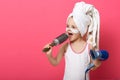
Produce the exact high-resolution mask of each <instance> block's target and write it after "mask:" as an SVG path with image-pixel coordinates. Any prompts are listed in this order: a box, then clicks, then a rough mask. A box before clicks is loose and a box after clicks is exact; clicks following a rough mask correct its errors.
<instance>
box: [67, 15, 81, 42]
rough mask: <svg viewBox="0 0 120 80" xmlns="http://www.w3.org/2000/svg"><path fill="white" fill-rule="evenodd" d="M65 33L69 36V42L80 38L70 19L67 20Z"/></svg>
mask: <svg viewBox="0 0 120 80" xmlns="http://www.w3.org/2000/svg"><path fill="white" fill-rule="evenodd" d="M66 33H67V34H68V36H69V40H70V41H72V42H73V41H75V40H77V39H79V38H80V32H79V30H78V28H77V26H76V24H75V22H74V20H73V18H72V17H70V18H69V19H68V22H67V27H66Z"/></svg>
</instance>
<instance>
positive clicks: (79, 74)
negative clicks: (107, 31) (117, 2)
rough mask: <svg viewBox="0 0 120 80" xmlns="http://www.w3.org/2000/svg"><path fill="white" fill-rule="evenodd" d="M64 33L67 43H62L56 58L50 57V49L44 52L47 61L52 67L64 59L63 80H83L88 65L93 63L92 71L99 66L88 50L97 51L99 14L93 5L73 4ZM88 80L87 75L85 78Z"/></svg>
mask: <svg viewBox="0 0 120 80" xmlns="http://www.w3.org/2000/svg"><path fill="white" fill-rule="evenodd" d="M66 33H67V34H68V37H69V42H67V43H64V44H63V45H62V46H61V48H60V50H59V52H58V53H57V56H56V57H53V56H52V47H51V46H50V45H49V44H47V45H46V46H45V48H47V47H50V50H49V51H48V52H46V55H47V57H48V60H49V61H50V63H51V64H52V65H54V66H56V65H57V64H59V63H60V61H61V59H62V57H63V56H64V57H65V72H64V77H63V80H85V70H86V68H87V66H88V65H89V64H90V63H94V65H95V66H94V67H93V68H92V69H96V68H97V67H99V66H100V64H101V62H100V61H99V60H92V58H91V57H90V54H89V52H90V49H94V50H98V49H99V47H98V46H99V45H98V43H99V14H98V11H97V10H96V9H95V8H94V7H93V5H90V4H86V3H85V2H78V3H76V4H75V6H74V8H73V11H72V13H70V15H69V16H68V19H67V27H66ZM86 78H87V80H89V73H87V76H86Z"/></svg>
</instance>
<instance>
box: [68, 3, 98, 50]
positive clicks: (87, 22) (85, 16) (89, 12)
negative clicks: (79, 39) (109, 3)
mask: <svg viewBox="0 0 120 80" xmlns="http://www.w3.org/2000/svg"><path fill="white" fill-rule="evenodd" d="M71 16H73V20H74V22H75V24H76V25H77V27H78V29H79V31H80V34H81V36H84V35H85V34H86V32H87V31H88V32H87V42H88V43H90V44H91V45H92V46H93V47H95V48H96V49H99V27H100V20H99V12H98V11H97V9H96V8H95V7H94V6H93V5H91V4H86V3H85V2H83V1H82V2H78V3H76V4H75V6H74V8H73V11H72V13H70V15H69V16H68V18H69V17H71Z"/></svg>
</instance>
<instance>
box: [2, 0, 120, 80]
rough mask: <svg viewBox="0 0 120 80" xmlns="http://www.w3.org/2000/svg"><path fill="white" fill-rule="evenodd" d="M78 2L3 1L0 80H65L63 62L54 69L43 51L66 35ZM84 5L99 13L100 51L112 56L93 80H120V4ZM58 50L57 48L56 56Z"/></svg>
mask: <svg viewBox="0 0 120 80" xmlns="http://www.w3.org/2000/svg"><path fill="white" fill-rule="evenodd" d="M77 1H80V0H74V1H73V0H0V80H62V77H63V73H64V58H63V59H62V61H61V63H60V64H59V65H58V66H56V67H53V66H52V65H50V63H49V62H48V59H47V57H46V56H45V54H43V53H42V48H43V46H44V45H45V44H46V43H48V42H50V41H52V40H53V38H55V37H56V36H58V35H59V34H61V33H63V32H64V31H65V26H66V24H65V23H66V18H67V16H68V14H69V13H70V12H71V11H72V9H73V6H74V4H75V2H77ZM84 1H86V2H88V3H91V4H93V5H95V6H96V8H97V9H98V10H99V12H100V17H101V30H100V34H101V35H100V49H106V50H108V51H109V55H110V57H109V59H108V60H107V61H105V62H103V64H102V66H101V67H100V68H98V69H97V70H95V71H92V72H91V80H120V62H119V61H120V53H119V52H120V37H119V35H120V20H119V19H120V10H119V8H120V4H119V3H120V1H119V0H84ZM58 48H59V46H57V47H54V52H55V53H54V55H56V52H57V50H58Z"/></svg>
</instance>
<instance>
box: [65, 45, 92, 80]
mask: <svg viewBox="0 0 120 80" xmlns="http://www.w3.org/2000/svg"><path fill="white" fill-rule="evenodd" d="M65 63H66V64H65V72H64V78H63V80H85V70H86V68H87V66H88V64H89V63H90V56H89V45H88V44H86V46H85V47H84V49H83V50H82V51H81V52H79V53H75V52H74V51H73V49H72V47H71V45H70V44H68V48H67V51H66V53H65ZM88 74H89V73H87V75H86V80H89V75H88Z"/></svg>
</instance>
